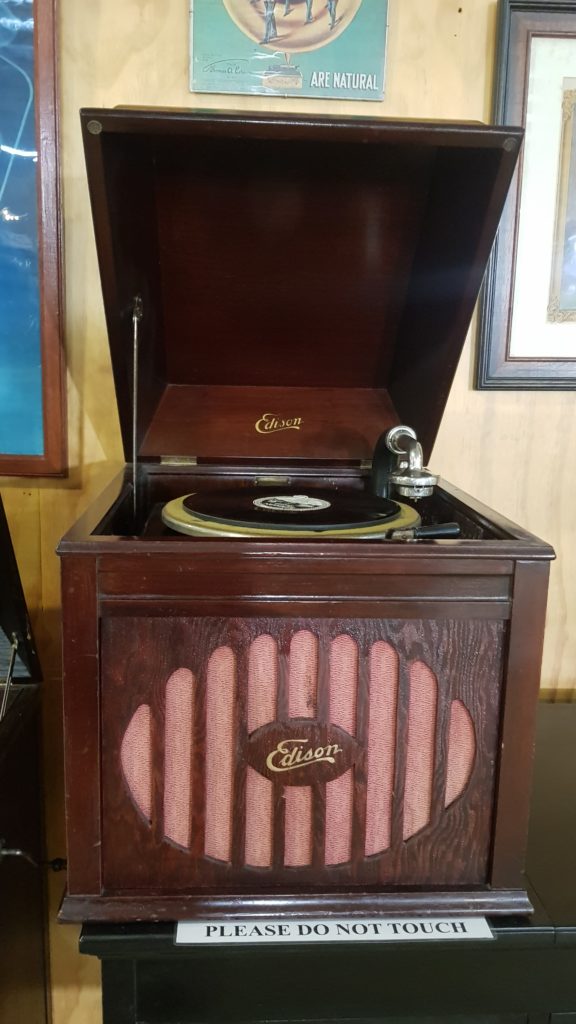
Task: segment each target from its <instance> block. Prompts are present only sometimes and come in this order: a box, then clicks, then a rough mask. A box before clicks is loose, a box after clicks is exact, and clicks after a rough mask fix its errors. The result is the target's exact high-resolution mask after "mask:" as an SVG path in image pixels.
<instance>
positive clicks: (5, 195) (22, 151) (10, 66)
mask: <svg viewBox="0 0 576 1024" xmlns="http://www.w3.org/2000/svg"><path fill="white" fill-rule="evenodd" d="M54 49H55V48H54V10H53V5H52V2H46V0H43V2H42V3H40V0H37V2H35V0H6V2H0V472H1V473H3V474H7V475H11V474H14V475H32V474H41V475H53V474H54V475H56V474H61V473H62V472H63V471H64V469H65V444H64V436H63V431H64V415H63V381H62V357H61V332H60V323H61V303H60V276H61V275H60V245H59V241H60V221H59V202H58V199H59V197H58V175H57V130H56V129H57V123H56V109H57V108H56V88H55V85H56V83H55V74H54ZM39 138H41V139H42V147H41V148H39V147H38V145H37V140H38V139H39Z"/></svg>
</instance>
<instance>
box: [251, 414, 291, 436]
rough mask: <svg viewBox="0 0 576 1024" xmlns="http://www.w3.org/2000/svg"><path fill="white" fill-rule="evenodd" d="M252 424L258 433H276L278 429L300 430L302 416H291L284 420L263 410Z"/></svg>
mask: <svg viewBox="0 0 576 1024" xmlns="http://www.w3.org/2000/svg"><path fill="white" fill-rule="evenodd" d="M254 426H255V427H256V430H257V431H258V433H259V434H276V433H277V432H278V431H279V430H300V427H301V426H302V417H301V416H293V417H291V418H289V419H285V420H284V419H282V417H281V416H276V415H275V413H273V412H265V413H264V415H263V416H261V417H260V419H259V420H257V421H256V423H255V424H254Z"/></svg>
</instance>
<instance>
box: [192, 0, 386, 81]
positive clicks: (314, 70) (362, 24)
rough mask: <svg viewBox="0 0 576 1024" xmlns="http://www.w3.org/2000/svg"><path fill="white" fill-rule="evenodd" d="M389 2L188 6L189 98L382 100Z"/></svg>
mask: <svg viewBox="0 0 576 1024" xmlns="http://www.w3.org/2000/svg"><path fill="white" fill-rule="evenodd" d="M387 14H388V0H191V3H190V90H191V91H192V92H212V93H246V94H249V95H250V94H251V95H259V96H310V97H313V98H315V99H347V100H381V99H382V96H383V94H384V62H385V50H386V30H387Z"/></svg>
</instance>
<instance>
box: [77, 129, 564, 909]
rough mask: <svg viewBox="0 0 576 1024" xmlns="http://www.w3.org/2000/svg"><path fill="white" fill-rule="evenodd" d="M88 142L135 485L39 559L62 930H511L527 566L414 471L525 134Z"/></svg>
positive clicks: (536, 616)
mask: <svg viewBox="0 0 576 1024" xmlns="http://www.w3.org/2000/svg"><path fill="white" fill-rule="evenodd" d="M82 125H83V132H84V142H85V149H86V157H87V167H88V180H89V186H90V194H91V201H92V209H93V216H94V224H95V231H96V241H97V248H98V255H99V261H100V271H101V278H102V287H103V292H104V301H105V307H106V316H107V325H108V334H109V340H110V346H111V350H112V361H113V369H114V378H115V384H116V392H117V396H118V402H119V412H120V421H121V429H122V434H123V438H124V446H125V451H126V456H127V461H128V463H129V465H128V467H127V468H126V470H125V472H124V473H123V474H122V475H121V477H120V478H119V479H117V480H115V481H114V482H113V483H112V484H111V485H110V487H109V488H108V490H107V492H106V493H105V494H104V495H103V496H102V497H101V499H100V500H99V501H97V502H96V503H95V504H94V505H93V507H91V508H90V509H89V510H88V511H87V512H86V514H85V515H84V516H83V517H82V519H81V520H80V521H79V522H78V523H77V524H76V526H74V528H73V529H72V530H71V531H70V532H69V533H68V534H67V535H66V537H65V538H64V539H63V541H62V542H61V545H60V549H59V550H60V554H61V556H62V570H63V615H64V709H65V733H66V780H67V781H66V800H67V822H68V857H69V877H68V893H67V895H66V897H65V900H64V903H63V908H62V918H63V919H64V920H89V919H92V920H99V919H100V920H104V919H106V920H112V921H114V920H117V921H123V920H124V921H126V920H137V919H138V920H142V919H144V920H145V919H167V920H170V919H178V918H189V917H194V916H201V917H206V916H217V915H221V914H235V915H239V916H241V917H246V916H251V915H270V914H278V913H293V914H296V915H298V914H299V915H302V914H306V915H314V914H324V913H335V912H340V913H347V914H367V913H384V912H394V911H402V912H411V911H418V912H434V911H439V910H444V911H454V912H463V911H466V912H490V913H496V912H501V913H512V912H524V911H527V910H529V909H530V904H529V901H528V899H527V896H526V893H525V891H524V888H523V880H522V878H523V876H522V871H523V857H524V846H525V837H526V827H527V815H528V806H529V786H530V765H531V757H532V746H533V722H534V716H535V710H536V699H537V691H538V684H539V667H540V657H541V647H542V635H543V627H544V614H545V603H546V588H547V578H548V563H549V560H550V559H551V557H552V551H551V549H550V548H549V547H548V546H547V545H546V544H544V543H542V542H541V541H539V540H537V539H535V538H534V537H532V536H530V535H529V534H527V533H526V532H525V531H524V530H522V529H520V528H519V527H517V526H515V525H514V524H512V523H510V522H508V521H506V520H504V519H503V518H502V517H501V516H499V515H497V514H496V513H494V512H491V511H490V510H488V509H486V508H484V507H483V506H481V505H480V504H479V503H478V502H476V501H475V500H473V499H471V498H469V497H467V496H466V495H464V494H462V493H460V492H459V491H457V490H456V489H455V488H454V487H451V486H450V485H448V484H445V483H441V482H439V481H438V479H437V478H436V477H435V476H434V475H433V473H432V472H431V471H430V470H428V469H427V468H426V461H427V459H428V458H429V455H430V451H431V448H432V445H433V443H434V439H435V436H436V432H437V429H438V426H439V423H440V420H441V417H442V412H443V409H444V405H445V403H446V400H447V396H448V392H449V389H450V385H451V382H452V378H453V375H454V372H455V368H456V365H457V361H458V358H459V355H460V352H461V348H462V345H463V342H464V338H465V335H466V332H467V329H468V325H469V322H470V318H471V315H472V311H473V308H474V303H475V301H476V297H477V293H478V290H479V287H480V284H481V281H482V276H483V272H484V268H485V264H486V261H487V259H488V256H489V253H490V248H491V246H492V242H493V239H494V236H495V233H496V229H497V226H498V220H499V217H500V213H501V210H502V206H503V203H504V200H505V197H506V193H507V189H508V186H509V183H510V180H511V177H512V174H513V172H514V166H515V163H516V158H517V154H518V150H519V147H520V143H521V132H520V131H519V130H516V129H507V128H487V127H484V126H481V125H470V124H468V125H461V124H452V123H450V124H441V123H399V122H390V121H389V122H386V121H377V120H368V119H363V118H355V119H339V120H322V119H317V118H316V119H314V118H304V117H288V116H271V115H270V116H269V115H257V114H254V115H253V114H250V115H242V116H240V115H232V114H213V113H190V112H178V111H164V112H162V111H154V110H128V109H126V110H123V109H116V110H88V111H84V112H83V113H82ZM462 429H463V433H464V432H465V424H463V426H462Z"/></svg>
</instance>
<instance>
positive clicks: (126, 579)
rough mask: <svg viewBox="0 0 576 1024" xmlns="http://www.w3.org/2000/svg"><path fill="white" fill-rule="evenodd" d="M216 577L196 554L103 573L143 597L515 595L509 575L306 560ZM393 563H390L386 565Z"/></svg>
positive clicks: (110, 590)
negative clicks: (317, 564) (406, 571)
mask: <svg viewBox="0 0 576 1024" xmlns="http://www.w3.org/2000/svg"><path fill="white" fill-rule="evenodd" d="M218 568H223V569H224V571H220V572H219V574H218V577H217V578H216V577H215V576H214V574H213V573H212V574H210V573H209V572H202V571H198V567H197V565H196V562H195V560H194V558H190V559H189V560H188V562H186V561H184V560H183V559H180V560H179V561H178V563H177V564H176V561H175V560H174V561H173V562H172V564H169V565H166V566H165V567H161V566H158V567H157V566H156V564H155V563H154V561H152V564H150V560H148V565H147V566H146V567H145V568H144V569H139V568H136V567H133V568H132V570H131V571H130V572H128V573H125V572H121V571H120V572H113V573H104V572H101V573H99V577H98V580H99V584H100V593H101V594H102V595H104V594H105V595H106V596H109V597H114V596H122V595H126V594H132V595H133V596H136V595H142V596H143V597H172V598H177V597H206V598H210V597H212V598H214V597H217V598H218V599H220V598H222V600H224V601H225V600H227V599H229V598H231V597H251V598H263V599H265V598H267V597H269V598H270V599H271V600H275V599H276V598H279V597H280V598H283V599H285V600H287V601H290V600H297V599H298V598H309V599H314V600H322V599H323V598H326V597H331V598H340V599H345V600H350V601H354V600H355V599H356V598H364V599H365V600H370V599H378V600H387V599H390V600H402V599H406V598H410V599H413V600H418V599H420V600H424V599H430V600H437V601H438V600H440V601H441V600H451V601H476V600H479V601H487V600H492V601H494V602H500V603H502V602H507V601H508V600H509V598H510V579H509V577H506V576H478V577H476V576H473V575H472V574H470V575H467V576H461V577H457V581H455V580H454V577H453V576H451V575H449V574H446V575H445V576H440V575H436V576H432V577H429V576H426V575H412V574H410V575H403V574H402V575H401V574H399V573H398V574H394V573H390V572H384V571H380V572H379V571H378V569H377V568H375V570H374V573H373V574H372V575H368V574H367V573H366V574H362V575H360V576H351V575H349V574H348V572H347V571H346V567H343V570H342V571H341V572H340V573H338V574H337V573H331V574H329V575H325V574H324V573H323V572H322V570H320V571H319V572H314V569H313V568H312V570H311V571H310V570H309V572H308V574H307V575H304V566H303V565H302V564H301V566H300V573H299V574H298V575H296V574H295V573H290V574H286V575H282V574H281V573H279V572H277V571H276V570H275V568H274V570H273V571H272V572H270V573H269V574H267V573H259V574H258V575H257V576H253V575H252V572H251V568H250V567H249V565H247V566H246V568H245V569H244V572H243V573H234V572H233V571H226V565H224V566H222V563H220V566H219V567H218ZM386 568H387V567H386Z"/></svg>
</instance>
